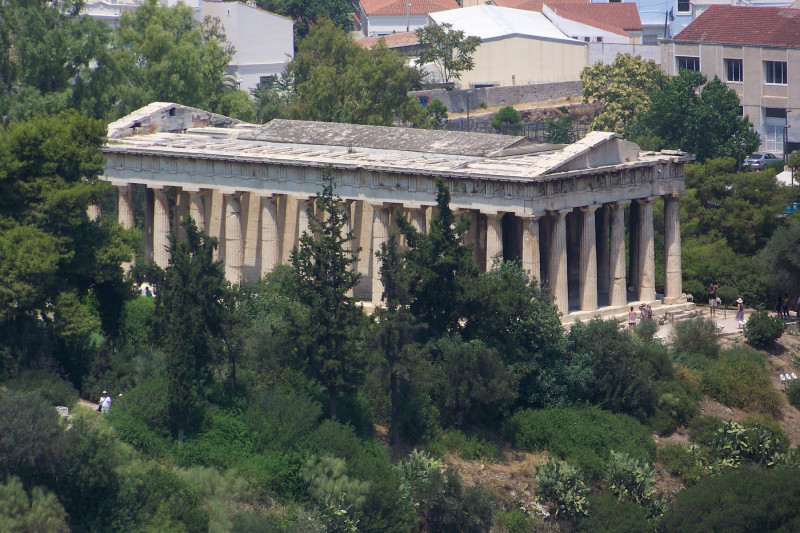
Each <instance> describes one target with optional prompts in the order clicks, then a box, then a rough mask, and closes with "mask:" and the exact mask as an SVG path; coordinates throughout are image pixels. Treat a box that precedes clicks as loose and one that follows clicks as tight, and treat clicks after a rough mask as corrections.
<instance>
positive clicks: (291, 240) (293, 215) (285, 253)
mask: <svg viewBox="0 0 800 533" xmlns="http://www.w3.org/2000/svg"><path fill="white" fill-rule="evenodd" d="M285 206H286V207H285V209H284V210H283V250H282V251H281V260H282V261H284V262H287V263H288V262H289V257H291V253H292V248H294V247H295V245H296V244H297V198H296V197H294V196H290V195H287V196H286V200H285Z"/></svg>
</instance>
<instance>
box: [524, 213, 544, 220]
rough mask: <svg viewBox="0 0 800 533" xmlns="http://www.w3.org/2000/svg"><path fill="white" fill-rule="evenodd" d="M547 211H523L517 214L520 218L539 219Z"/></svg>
mask: <svg viewBox="0 0 800 533" xmlns="http://www.w3.org/2000/svg"><path fill="white" fill-rule="evenodd" d="M546 214H547V213H523V214H521V215H517V216H518V217H519V218H521V219H522V220H539V219H540V218H542V217H543V216H545V215H546Z"/></svg>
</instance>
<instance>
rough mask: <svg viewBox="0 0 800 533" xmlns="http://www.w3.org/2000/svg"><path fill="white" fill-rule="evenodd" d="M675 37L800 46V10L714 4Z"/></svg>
mask: <svg viewBox="0 0 800 533" xmlns="http://www.w3.org/2000/svg"><path fill="white" fill-rule="evenodd" d="M672 40H673V41H676V42H693V43H696V42H708V43H720V44H744V45H753V46H780V47H784V48H800V10H798V9H791V8H783V7H740V6H720V5H715V6H710V7H709V8H708V9H707V10H706V11H704V12H703V14H702V15H700V16H699V17H697V18H696V19H695V20H694V21H693V22H692V23H691V24H689V25H688V26H686V28H684V29H683V31H681V32H680V33H679V34H678V35H676V36H675V37H674V38H673V39H672Z"/></svg>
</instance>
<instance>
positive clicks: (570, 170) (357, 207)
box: [93, 103, 691, 321]
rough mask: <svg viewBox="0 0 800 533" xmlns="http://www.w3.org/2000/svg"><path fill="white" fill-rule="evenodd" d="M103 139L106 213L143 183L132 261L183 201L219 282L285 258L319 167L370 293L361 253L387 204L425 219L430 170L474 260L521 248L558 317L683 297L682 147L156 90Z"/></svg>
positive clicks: (431, 195) (159, 235)
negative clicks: (140, 234)
mask: <svg viewBox="0 0 800 533" xmlns="http://www.w3.org/2000/svg"><path fill="white" fill-rule="evenodd" d="M108 139H109V140H108V143H107V144H106V146H105V147H104V149H103V151H104V153H105V155H106V157H107V164H106V169H105V173H104V179H106V180H108V181H110V182H111V183H113V184H114V185H116V187H117V189H118V191H119V202H118V217H119V221H120V223H121V224H122V225H123V226H125V227H131V226H132V225H133V223H134V222H133V221H134V219H135V217H134V211H133V210H134V204H133V196H134V189H136V188H139V189H141V190H143V192H144V196H145V198H146V199H147V201H146V203H145V208H144V213H140V214H137V216H142V217H143V218H144V221H145V224H144V235H145V246H144V249H145V260H147V261H154V262H155V263H157V264H159V265H161V266H163V267H165V266H167V265H168V262H169V250H168V238H167V237H168V234H169V232H170V231H172V230H175V228H176V227H177V221H178V220H180V219H181V218H183V217H184V216H186V215H187V214H188V215H190V216H192V217H193V218H194V219H195V221H196V222H197V224H198V226H199V227H201V228H202V229H204V230H205V231H206V232H207V233H209V234H210V235H212V236H213V237H216V238H217V239H218V240H219V243H220V246H219V251H218V254H219V257H220V258H221V259H223V260H224V262H225V273H226V276H227V277H228V279H229V280H230V281H231V282H233V283H238V282H240V281H247V280H256V279H258V278H259V277H261V276H263V275H264V274H266V273H268V272H269V271H270V270H272V269H273V268H274V267H275V265H277V264H278V263H285V262H288V260H289V254H290V252H291V250H292V248H293V247H295V246H297V244H298V239H299V237H300V235H302V234H303V232H304V231H306V230H307V229H308V227H309V216H313V198H314V196H315V195H316V193H317V192H319V191H320V190H321V188H322V176H323V172H324V171H325V169H326V168H329V169H331V171H332V172H333V173H334V176H335V178H336V184H337V189H336V192H337V194H338V195H339V196H340V197H341V198H342V200H343V202H344V203H345V205H346V208H347V209H348V211H349V213H350V216H351V220H350V226H349V227H350V229H351V230H352V231H353V233H354V235H355V236H356V240H355V242H354V243H353V246H354V247H356V248H361V253H360V254H359V258H358V263H357V265H356V268H357V269H358V272H359V273H360V274H361V275H362V283H361V284H360V285H359V286H358V287H357V288H356V290H355V293H354V296H355V297H357V298H359V299H361V300H364V301H367V302H372V303H374V304H376V305H378V304H380V301H381V297H382V291H383V288H382V286H381V283H380V280H379V277H378V272H379V266H380V265H379V263H378V260H377V258H376V256H375V252H376V251H377V250H379V249H380V245H381V243H383V242H384V241H385V240H386V239H387V237H388V235H389V233H390V232H392V231H395V230H396V229H397V228H396V226H395V225H394V222H393V218H394V217H395V216H397V215H400V216H404V217H406V218H407V220H408V221H409V222H410V223H411V224H413V225H414V226H415V227H416V228H417V229H418V230H419V231H422V232H426V231H427V229H428V227H429V225H430V222H431V219H432V216H433V206H435V205H436V185H435V183H436V179H437V178H442V179H444V180H445V182H446V184H447V186H448V188H449V190H450V194H451V207H452V208H453V209H454V210H456V212H457V214H458V215H459V216H462V217H464V218H466V219H467V220H469V222H470V229H469V231H468V232H467V234H466V237H465V238H466V242H467V243H468V244H470V245H471V246H472V248H473V252H474V254H475V259H476V262H477V263H478V265H479V266H480V267H481V268H482V269H484V270H487V269H489V268H491V266H492V264H493V262H494V261H495V260H496V259H504V260H509V261H517V262H519V263H520V264H521V265H522V266H523V268H525V269H526V270H528V271H529V272H530V273H531V274H532V275H533V276H535V277H536V278H537V279H539V280H540V281H541V282H542V284H543V285H544V286H545V287H548V288H549V291H550V292H551V294H552V295H553V298H554V300H555V302H556V304H557V305H558V307H559V309H561V311H562V312H563V313H564V314H565V315H566V317H565V318H566V320H567V321H571V320H575V319H577V318H588V317H591V316H593V315H598V314H599V315H615V314H619V313H627V306H629V305H635V304H634V302H636V303H639V302H648V303H650V304H652V305H653V306H654V307H655V308H657V310H658V308H660V307H661V306H662V305H664V304H666V305H667V307H665V308H664V309H675V308H682V306H683V308H685V307H686V306H689V305H690V304H687V303H686V302H685V301H684V300H683V299H682V291H681V260H680V223H679V208H678V198H679V197H680V196H681V195H682V194H683V192H684V174H683V166H684V163H685V162H686V161H690V160H691V156H687V155H686V154H682V153H680V152H663V153H653V152H641V151H640V150H639V149H638V147H637V146H636V145H635V144H633V143H630V142H627V141H624V140H622V139H621V138H620V137H619V136H618V135H617V134H615V133H605V132H592V133H590V134H589V135H588V136H586V137H585V138H584V139H582V140H581V141H579V142H577V143H575V144H572V145H568V146H564V145H543V144H538V143H534V142H532V141H529V140H528V139H526V138H524V137H514V136H506V135H489V134H481V133H466V132H448V131H438V130H415V129H405V128H389V127H381V126H360V125H352V124H334V123H322V122H302V121H291V120H274V121H272V122H270V123H269V124H266V125H262V126H256V125H252V124H244V123H239V122H237V121H235V120H232V119H229V118H227V117H222V116H219V115H214V114H212V113H208V112H206V111H201V110H198V109H192V108H187V107H183V106H180V105H177V104H169V103H154V104H151V105H150V106H147V107H145V108H143V109H140V110H139V111H137V112H135V113H133V114H132V115H129V116H128V117H125V118H123V119H121V120H119V121H117V122H115V123H112V124H111V125H110V126H109V132H108ZM657 202H663V204H664V205H663V207H664V221H665V222H664V224H665V226H664V231H665V233H664V234H665V244H664V252H663V256H664V257H666V258H667V259H666V261H665V263H666V266H665V276H664V279H665V285H664V291H663V292H664V293H663V294H657V291H656V284H655V240H654V238H653V234H654V226H653V225H654V218H653V207H654V205H655V204H656V203H657ZM93 216H95V217H96V216H98V213H97V212H96V210H94V211H93ZM669 305H671V306H673V307H668V306H669ZM676 306H677V307H676ZM664 309H662V311H663V310H664Z"/></svg>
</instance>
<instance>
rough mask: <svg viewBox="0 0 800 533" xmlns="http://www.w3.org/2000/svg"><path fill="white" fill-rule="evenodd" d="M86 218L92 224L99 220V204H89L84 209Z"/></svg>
mask: <svg viewBox="0 0 800 533" xmlns="http://www.w3.org/2000/svg"><path fill="white" fill-rule="evenodd" d="M86 216H87V217H88V218H89V220H91V221H92V222H97V221H98V220H100V204H89V206H88V207H87V208H86Z"/></svg>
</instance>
